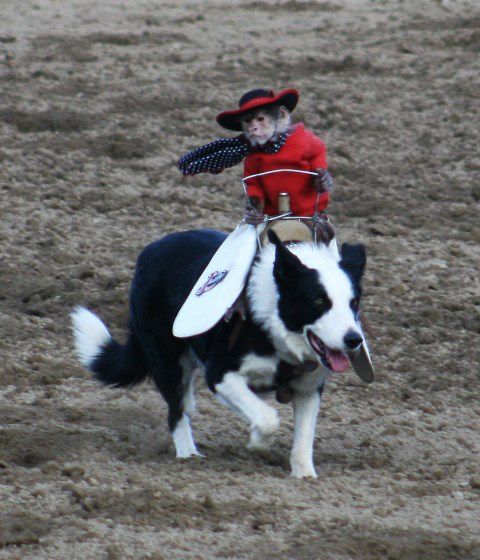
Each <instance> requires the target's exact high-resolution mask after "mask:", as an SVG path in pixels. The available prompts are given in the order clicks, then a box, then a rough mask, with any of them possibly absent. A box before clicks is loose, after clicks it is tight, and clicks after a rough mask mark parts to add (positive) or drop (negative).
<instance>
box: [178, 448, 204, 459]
mask: <svg viewBox="0 0 480 560" xmlns="http://www.w3.org/2000/svg"><path fill="white" fill-rule="evenodd" d="M192 457H205V455H202V454H201V453H200V452H199V451H197V450H196V449H191V450H188V451H187V450H182V451H177V459H191V458H192Z"/></svg>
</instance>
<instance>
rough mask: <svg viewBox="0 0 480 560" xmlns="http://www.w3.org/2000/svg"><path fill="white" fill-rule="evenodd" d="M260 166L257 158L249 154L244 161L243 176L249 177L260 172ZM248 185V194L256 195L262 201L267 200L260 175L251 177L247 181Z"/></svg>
mask: <svg viewBox="0 0 480 560" xmlns="http://www.w3.org/2000/svg"><path fill="white" fill-rule="evenodd" d="M259 172H260V171H259V169H258V166H257V164H256V162H255V160H254V159H253V158H251V157H249V156H247V157H246V158H245V160H244V162H243V176H244V177H248V176H249V175H255V173H259ZM246 185H247V195H248V196H256V197H258V198H259V199H260V200H261V201H262V202H265V193H264V192H263V187H262V183H261V179H260V177H254V178H253V179H249V180H248V181H246Z"/></svg>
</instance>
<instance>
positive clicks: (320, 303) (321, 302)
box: [315, 296, 327, 307]
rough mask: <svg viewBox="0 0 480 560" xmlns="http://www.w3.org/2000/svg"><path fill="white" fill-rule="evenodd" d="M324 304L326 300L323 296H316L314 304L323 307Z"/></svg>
mask: <svg viewBox="0 0 480 560" xmlns="http://www.w3.org/2000/svg"><path fill="white" fill-rule="evenodd" d="M326 304H327V300H326V298H324V297H323V296H320V297H317V299H316V300H315V305H316V306H317V307H325V305H326Z"/></svg>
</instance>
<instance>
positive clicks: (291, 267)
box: [268, 230, 307, 286]
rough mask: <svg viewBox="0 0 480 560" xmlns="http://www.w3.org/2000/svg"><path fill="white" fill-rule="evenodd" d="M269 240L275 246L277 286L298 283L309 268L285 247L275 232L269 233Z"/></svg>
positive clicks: (274, 271) (274, 274)
mask: <svg viewBox="0 0 480 560" xmlns="http://www.w3.org/2000/svg"><path fill="white" fill-rule="evenodd" d="M268 240H269V241H270V243H272V244H273V245H275V262H274V263H273V277H274V278H275V282H276V283H277V285H279V286H280V285H282V284H289V283H291V282H297V281H298V278H299V274H300V273H301V272H303V271H305V270H306V268H307V267H306V266H305V265H304V264H302V262H301V261H300V259H299V258H298V257H296V256H295V255H294V254H293V253H292V252H291V251H289V250H288V249H287V248H286V247H285V245H284V244H283V243H282V242H281V241H280V239H279V238H278V235H277V234H276V233H275V232H274V231H272V230H270V231H269V232H268Z"/></svg>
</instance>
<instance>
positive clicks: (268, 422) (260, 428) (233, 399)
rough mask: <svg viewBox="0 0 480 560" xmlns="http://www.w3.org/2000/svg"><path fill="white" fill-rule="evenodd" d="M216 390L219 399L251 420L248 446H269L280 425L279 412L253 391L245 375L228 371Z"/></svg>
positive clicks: (216, 386) (253, 447) (254, 447)
mask: <svg viewBox="0 0 480 560" xmlns="http://www.w3.org/2000/svg"><path fill="white" fill-rule="evenodd" d="M215 391H216V394H217V396H218V397H219V400H221V401H222V402H223V403H224V404H226V405H227V406H228V407H229V408H231V409H233V410H234V411H236V412H239V413H240V414H241V415H242V416H243V417H244V418H246V419H247V420H248V421H249V422H250V427H251V434H250V442H249V444H248V447H249V448H250V449H265V448H267V447H269V446H270V444H271V443H272V441H273V438H274V435H275V432H276V431H277V429H278V426H279V420H278V413H277V411H276V410H275V409H274V408H273V407H271V406H270V405H268V404H266V403H265V402H263V401H262V400H261V399H259V398H258V397H257V396H256V395H255V394H254V393H252V391H251V390H250V389H249V388H248V386H247V383H246V380H245V377H244V376H242V375H239V374H238V373H235V372H229V373H226V374H225V375H224V376H223V379H222V381H221V382H220V383H218V384H217V385H215Z"/></svg>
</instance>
